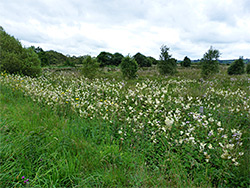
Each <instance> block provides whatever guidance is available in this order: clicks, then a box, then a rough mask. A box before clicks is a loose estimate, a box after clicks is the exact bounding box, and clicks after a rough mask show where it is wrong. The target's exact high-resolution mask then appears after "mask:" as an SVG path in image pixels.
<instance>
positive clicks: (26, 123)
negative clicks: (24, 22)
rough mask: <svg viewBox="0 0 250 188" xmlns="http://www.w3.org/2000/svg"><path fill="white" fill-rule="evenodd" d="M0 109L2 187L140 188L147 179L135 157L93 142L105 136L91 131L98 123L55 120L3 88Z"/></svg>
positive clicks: (140, 160)
mask: <svg viewBox="0 0 250 188" xmlns="http://www.w3.org/2000/svg"><path fill="white" fill-rule="evenodd" d="M1 109H2V110H1V122H0V125H1V136H0V138H1V145H0V147H1V160H0V164H1V174H0V186H1V187H19V186H24V185H25V184H27V183H24V180H26V178H27V179H29V181H28V183H29V186H30V187H114V186H131V185H136V184H138V186H140V182H144V183H145V181H146V179H147V178H148V177H147V175H146V173H145V171H146V169H145V166H144V164H143V158H142V157H140V155H138V154H137V155H135V153H133V152H128V151H121V148H120V147H119V145H118V144H116V143H113V142H112V141H111V140H110V139H106V140H105V141H97V140H96V139H95V138H96V137H98V135H95V134H104V135H105V133H104V132H103V133H98V132H97V130H94V129H96V128H97V127H99V126H102V125H100V124H99V123H100V122H95V121H92V122H88V121H84V120H81V119H78V118H77V117H68V118H66V117H60V116H58V115H57V114H55V113H54V112H53V111H52V110H51V109H49V108H48V107H46V106H44V107H40V106H39V105H38V104H36V103H34V102H32V101H31V100H30V99H29V98H25V97H23V94H22V93H20V92H12V91H11V90H10V89H8V88H5V87H2V88H1ZM91 129H92V130H91ZM99 136H100V135H99ZM98 142H99V143H98ZM104 142H105V143H104ZM23 176H24V177H25V179H22V177H23ZM147 181H148V182H150V180H147Z"/></svg>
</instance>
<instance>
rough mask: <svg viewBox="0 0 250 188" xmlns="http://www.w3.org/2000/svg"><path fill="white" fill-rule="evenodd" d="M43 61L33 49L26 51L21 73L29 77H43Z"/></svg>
mask: <svg viewBox="0 0 250 188" xmlns="http://www.w3.org/2000/svg"><path fill="white" fill-rule="evenodd" d="M41 72H42V69H41V61H40V59H39V57H38V55H37V54H36V53H35V52H34V51H33V50H32V49H31V48H28V49H24V59H23V67H22V71H21V73H22V74H24V75H27V76H31V77H36V76H39V75H41Z"/></svg>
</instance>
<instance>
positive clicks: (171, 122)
mask: <svg viewBox="0 0 250 188" xmlns="http://www.w3.org/2000/svg"><path fill="white" fill-rule="evenodd" d="M173 123H174V120H172V119H169V118H168V117H166V119H165V124H166V125H167V126H168V127H170V126H171V125H172V124H173Z"/></svg>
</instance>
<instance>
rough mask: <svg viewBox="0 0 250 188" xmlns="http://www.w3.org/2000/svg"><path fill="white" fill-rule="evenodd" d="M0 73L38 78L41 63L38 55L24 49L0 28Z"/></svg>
mask: <svg viewBox="0 0 250 188" xmlns="http://www.w3.org/2000/svg"><path fill="white" fill-rule="evenodd" d="M0 47H1V49H0V50H1V53H0V62H1V64H0V71H6V72H7V73H10V74H24V75H27V76H32V77H35V76H39V75H40V73H41V70H42V69H41V62H40V59H39V57H38V55H37V54H36V53H35V52H34V51H33V50H32V49H31V48H29V49H25V48H23V47H22V45H21V43H20V42H19V41H18V40H17V39H15V38H14V37H13V36H10V35H9V34H7V33H6V32H5V31H4V30H3V28H2V27H1V28H0Z"/></svg>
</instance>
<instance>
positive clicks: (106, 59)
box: [97, 52, 113, 67]
mask: <svg viewBox="0 0 250 188" xmlns="http://www.w3.org/2000/svg"><path fill="white" fill-rule="evenodd" d="M112 58H113V54H111V53H109V52H101V53H100V54H99V55H98V56H97V61H98V62H99V63H100V67H105V66H107V65H112Z"/></svg>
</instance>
